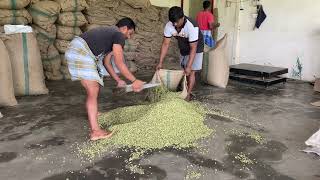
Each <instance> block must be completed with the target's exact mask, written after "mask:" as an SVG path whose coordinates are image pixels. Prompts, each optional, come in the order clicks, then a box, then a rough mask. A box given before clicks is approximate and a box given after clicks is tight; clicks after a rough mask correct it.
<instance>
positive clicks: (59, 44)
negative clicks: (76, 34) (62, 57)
mask: <svg viewBox="0 0 320 180" xmlns="http://www.w3.org/2000/svg"><path fill="white" fill-rule="evenodd" d="M69 44H70V41H67V40H62V39H56V41H55V42H54V45H55V46H56V48H57V49H58V51H59V53H62V54H64V53H65V52H66V50H67V49H68V47H69Z"/></svg>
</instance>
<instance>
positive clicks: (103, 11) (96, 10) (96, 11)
mask: <svg viewBox="0 0 320 180" xmlns="http://www.w3.org/2000/svg"><path fill="white" fill-rule="evenodd" d="M83 13H84V14H85V15H89V16H96V17H106V18H108V17H109V16H112V17H114V13H113V11H112V9H111V8H105V7H92V6H90V7H88V8H87V9H86V10H84V11H83Z"/></svg>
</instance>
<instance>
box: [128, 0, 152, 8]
mask: <svg viewBox="0 0 320 180" xmlns="http://www.w3.org/2000/svg"><path fill="white" fill-rule="evenodd" d="M123 1H124V2H126V3H128V4H129V5H130V6H131V7H133V8H148V7H150V6H151V3H150V0H123Z"/></svg>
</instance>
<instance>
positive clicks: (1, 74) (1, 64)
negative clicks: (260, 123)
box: [0, 39, 17, 106]
mask: <svg viewBox="0 0 320 180" xmlns="http://www.w3.org/2000/svg"><path fill="white" fill-rule="evenodd" d="M0 54H1V61H0V106H14V105H17V100H16V98H15V97H14V89H13V79H12V69H11V62H10V57H9V54H8V51H7V48H6V46H5V45H4V43H3V42H2V40H1V39H0Z"/></svg>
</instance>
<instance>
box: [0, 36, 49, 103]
mask: <svg viewBox="0 0 320 180" xmlns="http://www.w3.org/2000/svg"><path fill="white" fill-rule="evenodd" d="M0 54H1V58H2V59H1V61H0V84H1V85H0V106H14V105H16V104H17V101H16V99H15V96H24V95H40V94H47V93H48V89H47V88H46V85H45V82H44V75H43V66H42V62H41V55H40V50H39V47H38V43H37V40H36V37H35V35H34V33H15V34H9V35H8V34H7V35H4V34H1V36H0Z"/></svg>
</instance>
